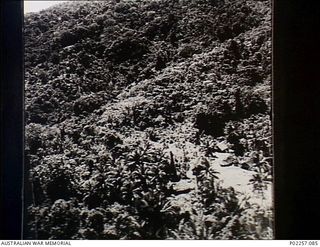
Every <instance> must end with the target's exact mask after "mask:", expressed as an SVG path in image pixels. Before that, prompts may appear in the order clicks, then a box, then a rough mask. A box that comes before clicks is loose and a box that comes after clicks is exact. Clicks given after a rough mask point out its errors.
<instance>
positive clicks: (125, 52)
mask: <svg viewBox="0 0 320 247" xmlns="http://www.w3.org/2000/svg"><path fill="white" fill-rule="evenodd" d="M270 11H271V7H270V2H269V1H262V0H260V1H257V0H255V1H253V0H229V1H227V0H225V1H223V0H216V1H212V0H211V1H210V0H192V1H184V0H179V1H173V0H143V1H133V0H132V1H130V0H121V1H100V2H90V1H84V2H81V3H72V2H70V3H64V4H61V5H58V6H55V7H52V8H49V9H47V10H44V11H41V12H39V13H31V14H27V15H26V16H25V108H26V114H25V117H26V164H27V165H28V166H29V167H30V182H31V185H32V191H33V193H32V196H31V197H32V204H31V205H30V207H29V226H30V238H39V239H270V238H272V237H273V233H272V222H273V216H272V189H271V188H272V146H271V134H272V133H271V13H270Z"/></svg>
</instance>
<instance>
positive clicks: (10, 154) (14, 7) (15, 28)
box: [0, 0, 23, 239]
mask: <svg viewBox="0 0 320 247" xmlns="http://www.w3.org/2000/svg"><path fill="white" fill-rule="evenodd" d="M22 13H23V12H22V1H21V0H11V1H10V0H4V1H1V53H0V54H1V75H0V76H1V134H0V137H1V173H0V174H1V175H0V186H1V187H0V202H1V204H0V205H1V207H0V222H1V223H0V239H21V238H22V235H21V227H22V226H21V223H22V221H21V219H22V179H23V175H22V174H23V67H22V66H23V46H22V44H23V43H22V25H23V15H22Z"/></svg>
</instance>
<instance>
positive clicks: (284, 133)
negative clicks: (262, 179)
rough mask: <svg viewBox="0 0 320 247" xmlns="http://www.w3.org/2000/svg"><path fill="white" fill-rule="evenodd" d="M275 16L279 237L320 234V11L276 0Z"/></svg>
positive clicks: (308, 5)
mask: <svg viewBox="0 0 320 247" xmlns="http://www.w3.org/2000/svg"><path fill="white" fill-rule="evenodd" d="M273 20H274V23H273V102H274V146H275V162H274V163H275V186H274V199H275V226H276V229H275V230H276V232H275V233H276V234H275V237H276V239H320V231H319V220H320V209H319V206H320V176H319V174H320V156H319V155H320V141H319V140H320V125H319V119H318V116H319V113H320V110H319V107H318V104H317V103H318V102H317V101H319V96H320V85H319V72H320V71H319V69H320V68H319V57H318V54H319V53H318V52H316V51H317V49H316V48H317V47H318V46H319V44H320V42H319V23H320V11H319V7H318V6H315V5H313V4H312V1H280V0H274V10H273ZM316 30H318V31H316ZM317 70H318V71H317Z"/></svg>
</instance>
